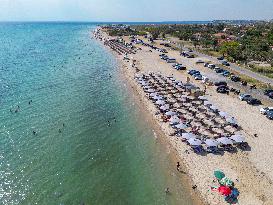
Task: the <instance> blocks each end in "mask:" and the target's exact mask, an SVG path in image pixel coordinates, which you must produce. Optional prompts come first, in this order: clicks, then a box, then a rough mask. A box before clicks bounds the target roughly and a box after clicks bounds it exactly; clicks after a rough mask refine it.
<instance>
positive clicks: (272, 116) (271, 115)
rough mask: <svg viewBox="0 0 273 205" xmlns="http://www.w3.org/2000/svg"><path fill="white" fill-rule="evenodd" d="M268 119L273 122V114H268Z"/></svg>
mask: <svg viewBox="0 0 273 205" xmlns="http://www.w3.org/2000/svg"><path fill="white" fill-rule="evenodd" d="M266 117H267V118H268V119H270V120H273V112H267V113H266Z"/></svg>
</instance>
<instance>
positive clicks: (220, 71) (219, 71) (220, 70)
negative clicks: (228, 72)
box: [215, 68, 225, 73]
mask: <svg viewBox="0 0 273 205" xmlns="http://www.w3.org/2000/svg"><path fill="white" fill-rule="evenodd" d="M224 71H225V70H224V69H222V68H220V69H217V70H215V72H216V73H223V72H224Z"/></svg>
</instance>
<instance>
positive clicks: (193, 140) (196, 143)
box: [188, 138, 202, 146]
mask: <svg viewBox="0 0 273 205" xmlns="http://www.w3.org/2000/svg"><path fill="white" fill-rule="evenodd" d="M188 143H189V144H190V145H193V146H199V145H201V144H202V141H201V140H199V139H196V138H190V139H188Z"/></svg>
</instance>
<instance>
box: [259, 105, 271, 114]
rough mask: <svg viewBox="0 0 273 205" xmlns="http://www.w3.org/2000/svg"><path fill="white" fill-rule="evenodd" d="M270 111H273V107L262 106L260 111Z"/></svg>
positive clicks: (264, 112) (263, 112) (262, 112)
mask: <svg viewBox="0 0 273 205" xmlns="http://www.w3.org/2000/svg"><path fill="white" fill-rule="evenodd" d="M268 111H270V112H273V107H262V108H261V109H260V113H261V114H263V115H265V114H266V112H268Z"/></svg>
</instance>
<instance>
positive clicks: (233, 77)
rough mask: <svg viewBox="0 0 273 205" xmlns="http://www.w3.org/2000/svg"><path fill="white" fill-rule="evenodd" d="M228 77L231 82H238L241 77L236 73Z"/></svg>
mask: <svg viewBox="0 0 273 205" xmlns="http://www.w3.org/2000/svg"><path fill="white" fill-rule="evenodd" d="M230 79H231V80H232V81H233V82H239V81H240V80H241V78H240V77H239V76H237V75H232V76H231V77H230Z"/></svg>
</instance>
